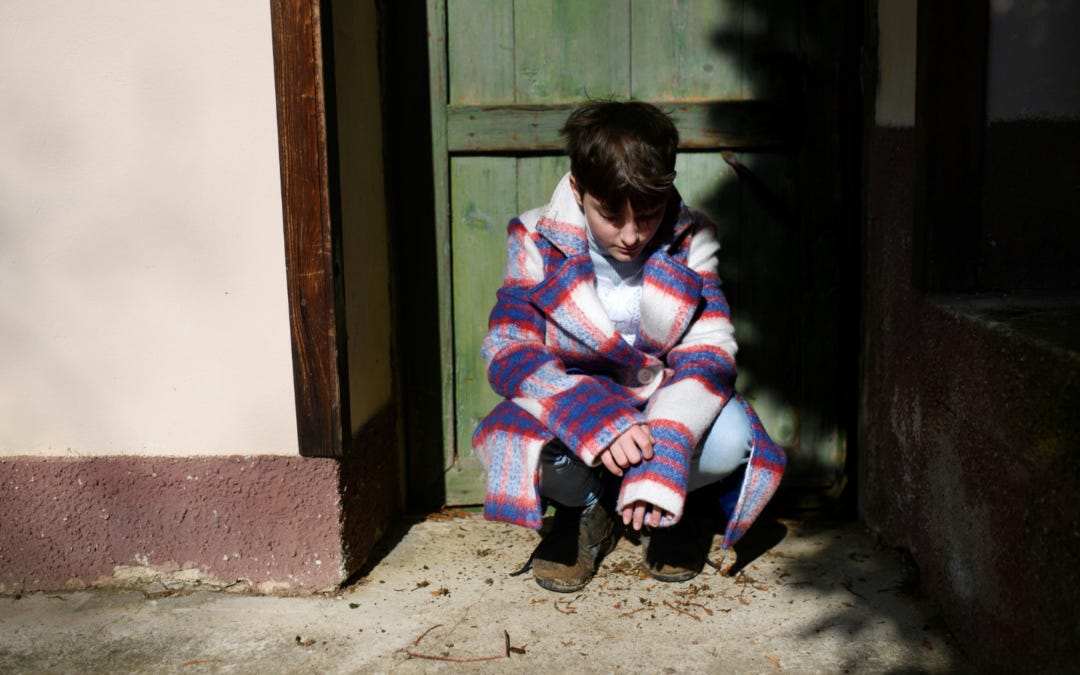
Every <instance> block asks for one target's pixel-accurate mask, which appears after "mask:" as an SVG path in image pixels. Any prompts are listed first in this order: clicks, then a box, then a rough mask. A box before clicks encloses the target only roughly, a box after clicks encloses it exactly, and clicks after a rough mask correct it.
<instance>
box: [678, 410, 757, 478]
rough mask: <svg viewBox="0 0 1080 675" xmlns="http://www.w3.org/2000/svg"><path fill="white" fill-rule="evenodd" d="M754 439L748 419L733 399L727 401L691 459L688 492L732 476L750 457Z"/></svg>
mask: <svg viewBox="0 0 1080 675" xmlns="http://www.w3.org/2000/svg"><path fill="white" fill-rule="evenodd" d="M752 445H753V436H752V433H751V428H750V418H749V417H747V415H746V411H745V410H743V407H742V406H741V405H740V404H739V403H738V402H737V401H735V400H729V401H728V403H727V404H726V405H725V406H724V407H723V408H722V409H721V410H720V414H719V415H717V416H716V419H715V420H714V421H713V425H712V428H710V429H709V431H708V432H707V433H706V434H705V438H704V439H702V441H701V443H700V444H699V445H698V447H697V450H696V451H695V452H694V455H693V457H692V458H691V464H690V485H689V488H690V489H691V490H696V489H697V488H699V487H702V486H705V485H708V484H710V483H715V482H716V481H718V480H721V479H723V478H724V477H726V476H728V475H730V474H732V473H733V472H734V471H735V470H736V469H738V468H739V467H740V466H742V465H743V464H745V463H746V460H747V459H748V458H749V457H750V448H751V447H752Z"/></svg>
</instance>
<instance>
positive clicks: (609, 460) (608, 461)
mask: <svg viewBox="0 0 1080 675" xmlns="http://www.w3.org/2000/svg"><path fill="white" fill-rule="evenodd" d="M600 462H601V463H602V464H603V465H604V468H606V469H607V470H608V471H610V472H611V473H613V474H615V475H616V476H621V475H623V472H622V469H620V468H619V465H618V464H616V463H615V458H614V457H612V456H611V452H610V450H606V451H604V452H602V453H600Z"/></svg>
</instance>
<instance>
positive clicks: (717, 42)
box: [631, 0, 744, 101]
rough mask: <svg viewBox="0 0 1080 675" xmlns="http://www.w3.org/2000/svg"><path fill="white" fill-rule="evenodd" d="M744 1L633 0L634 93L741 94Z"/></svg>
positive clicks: (648, 96) (668, 96) (655, 97)
mask: <svg viewBox="0 0 1080 675" xmlns="http://www.w3.org/2000/svg"><path fill="white" fill-rule="evenodd" d="M743 4H744V3H743V0H720V1H718V0H679V1H677V2H656V1H655V0H633V3H632V8H633V14H632V16H633V25H632V28H631V30H632V31H633V36H634V39H633V50H632V53H631V80H632V83H631V93H632V95H633V96H634V98H637V99H643V100H649V101H688V100H710V99H713V100H737V99H741V98H743V95H742V94H743V92H742V70H743V69H742V50H741V46H742V41H741V39H740V38H741V36H742V32H741V31H742V15H743Z"/></svg>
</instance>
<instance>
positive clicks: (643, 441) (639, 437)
mask: <svg viewBox="0 0 1080 675" xmlns="http://www.w3.org/2000/svg"><path fill="white" fill-rule="evenodd" d="M633 434H634V442H635V443H636V444H637V447H638V449H639V451H640V452H641V456H642V458H644V459H652V457H653V439H652V434H650V433H649V427H647V426H645V425H644V424H639V425H637V426H636V427H634V429H633Z"/></svg>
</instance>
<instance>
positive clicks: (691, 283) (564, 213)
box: [531, 173, 702, 367]
mask: <svg viewBox="0 0 1080 675" xmlns="http://www.w3.org/2000/svg"><path fill="white" fill-rule="evenodd" d="M667 218H672V219H673V222H672V223H671V224H670V225H668V224H667V223H665V224H664V225H662V226H661V230H660V231H659V232H658V233H657V237H660V238H661V240H662V242H663V245H662V246H661V247H659V248H658V249H655V250H653V251H652V253H651V254H650V255H649V259H648V260H647V261H646V263H645V267H644V276H643V280H642V296H641V297H642V299H641V330H640V331H639V332H638V336H637V340H636V341H635V344H634V346H633V347H631V346H630V345H628V344H626V341H625V340H623V339H622V337H621V336H620V335H619V334H618V333H617V332H616V330H615V326H614V324H613V323H612V322H611V319H610V318H609V317H608V315H607V312H605V311H604V307H603V304H602V303H601V302H600V297H599V295H598V294H597V292H596V284H595V272H594V270H593V264H592V260H591V258H590V257H589V244H588V238H587V235H586V230H585V228H586V223H585V214H584V213H583V212H582V210H581V207H580V206H578V203H577V200H576V199H575V198H574V194H573V191H572V190H571V189H570V174H569V173H568V174H566V175H565V176H563V179H562V180H561V181H559V184H558V185H557V186H556V188H555V193H554V194H553V195H552V198H551V201H550V202H549V203H548V205H547V207H546V208H545V209H544V211H543V213H542V214H541V216H540V218H539V220H538V221H537V224H536V232H537V234H539V235H540V236H542V237H543V238H544V239H546V240H547V241H549V242H550V243H551V244H552V246H553V247H555V248H556V249H557V250H558V251H559V252H560V253H562V254H563V256H565V258H564V259H563V260H562V261H560V262H558V263H557V264H558V268H557V269H556V270H555V272H554V273H553V274H550V275H548V276H547V278H546V279H545V280H544V281H543V282H542V283H541V284H539V285H538V286H536V287H535V288H534V289H533V290H532V294H531V295H532V301H533V303H534V304H535V305H536V306H537V307H538V308H539V309H540V310H541V311H543V312H544V313H545V314H546V315H547V316H548V317H549V318H550V319H551V320H552V321H554V322H555V323H556V324H558V325H559V326H560V327H561V328H562V329H563V330H564V331H566V333H568V334H569V335H570V336H572V337H573V338H574V339H575V340H576V341H577V342H579V343H580V344H582V345H583V346H585V347H587V348H589V349H590V350H592V351H594V352H596V353H597V354H599V355H601V356H603V357H604V358H606V359H609V360H614V361H616V362H618V363H621V364H623V365H625V366H627V367H640V366H641V365H642V364H643V363H651V362H654V361H655V359H656V357H658V356H660V355H662V354H664V353H666V352H667V351H668V350H669V349H671V348H672V347H673V346H675V344H676V343H678V341H679V339H680V338H681V337H682V335H683V333H684V332H685V331H686V328H687V327H688V326H689V324H690V321H691V320H692V318H693V316H694V313H695V310H696V308H697V305H698V303H699V301H700V299H701V286H702V282H701V277H700V275H698V274H697V273H696V272H694V271H693V270H691V269H690V268H689V267H687V266H686V265H685V263H684V262H683V261H682V260H680V259H681V258H682V259H684V258H685V255H679V254H678V253H677V252H678V251H679V250H682V246H681V242H682V241H683V239H684V237H685V236H686V235H687V233H688V232H689V231H690V228H691V226H692V225H693V224H694V222H695V217H694V214H693V212H692V211H690V210H689V209H688V208H686V205H685V204H683V203H682V200H679V202H678V209H677V211H676V212H675V214H674V215H671V214H668V216H667ZM665 228H670V229H668V230H667V232H666V233H665Z"/></svg>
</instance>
